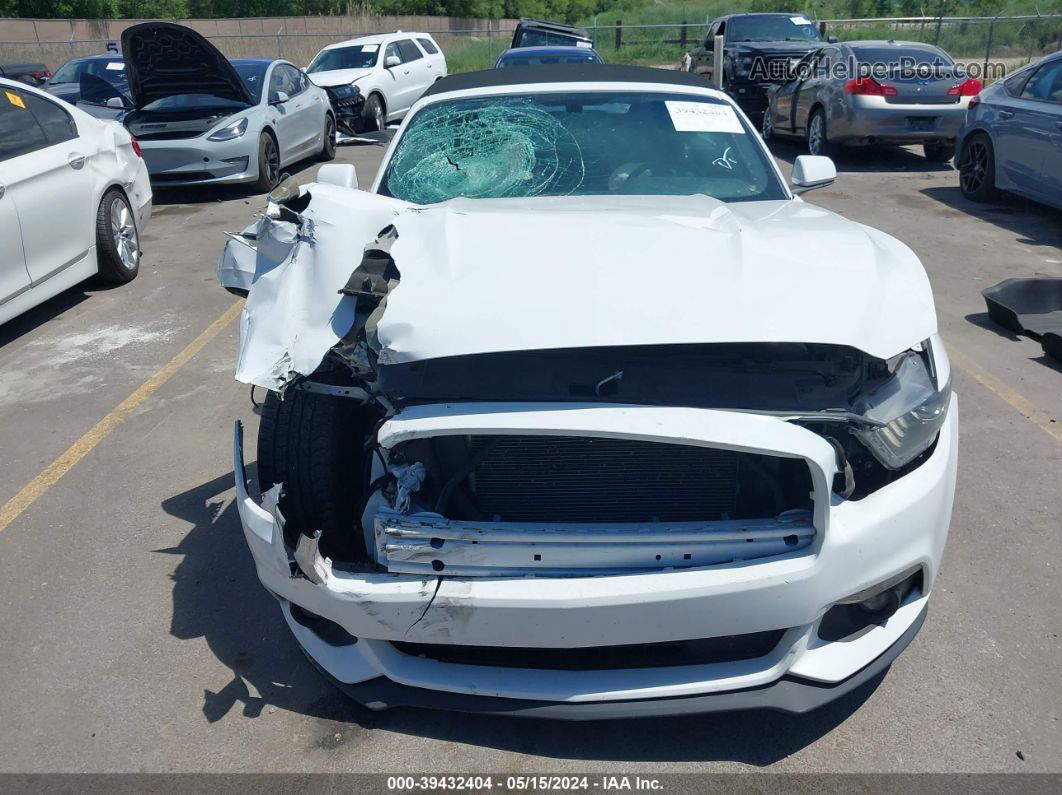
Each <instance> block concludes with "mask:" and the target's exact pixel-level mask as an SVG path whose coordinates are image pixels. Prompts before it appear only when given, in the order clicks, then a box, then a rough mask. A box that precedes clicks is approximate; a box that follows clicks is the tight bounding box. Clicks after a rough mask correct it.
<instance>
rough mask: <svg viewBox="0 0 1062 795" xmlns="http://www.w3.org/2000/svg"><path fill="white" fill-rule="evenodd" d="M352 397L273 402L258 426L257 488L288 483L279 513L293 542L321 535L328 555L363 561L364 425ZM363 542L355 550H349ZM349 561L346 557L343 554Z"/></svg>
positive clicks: (302, 395) (292, 395)
mask: <svg viewBox="0 0 1062 795" xmlns="http://www.w3.org/2000/svg"><path fill="white" fill-rule="evenodd" d="M356 408H357V407H356V405H355V404H353V403H352V402H351V401H349V400H348V399H346V398H338V397H331V396H328V395H315V394H311V393H308V392H302V391H298V390H294V389H292V390H289V391H288V392H287V394H286V395H285V397H284V399H283V400H281V398H280V396H279V395H277V394H276V393H275V392H269V393H267V395H266V399H265V402H264V403H263V405H262V414H261V419H260V423H259V427H258V482H259V487H260V488H261V489H262V490H263V491H266V490H268V489H270V488H272V487H273V485H274V484H275V483H281V484H283V491H282V495H281V499H280V512H281V514H282V515H283V516H284V519H285V536H286V537H287V539H288V542H289V543H292V544H293V543H294V542H295V541H296V540H297V535H298V534H299V533H303V534H305V535H312V534H313V533H314V532H315V531H317V530H320V531H321V542H322V547H323V548H324V549H325V554H329V552H330V551H332V552H339V550H340V549H341V548H342V549H343V550H344V551H345V550H346V548H347V547H348V545H349V546H350V548H351V553H352V554H359V553H360V555H361V556H362V557H363V556H364V551H363V550H364V547H363V546H362V542H361V537H360V533H358V526H357V525H358V521H357V520H358V517H357V516H356V515H355V514H356V511H357V509H358V507H359V506H360V503H361V493H362V490H363V487H364V479H363V475H364V473H363V470H364V461H365V455H364V452H363V449H362V440H363V436H362V433H361V432H360V430H361V428H362V427H363V423H362V422H360V421H359V419H360V418H359V416H358V413H357V412H356V410H355V409H356ZM352 539H356V542H357V543H356V544H350V541H351V540H352ZM341 554H342V553H341Z"/></svg>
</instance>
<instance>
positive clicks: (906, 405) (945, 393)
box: [853, 335, 951, 470]
mask: <svg viewBox="0 0 1062 795" xmlns="http://www.w3.org/2000/svg"><path fill="white" fill-rule="evenodd" d="M921 348H922V349H921V350H919V351H916V350H911V351H907V352H905V353H902V354H900V355H899V356H897V357H895V358H894V359H891V360H890V361H889V369H890V371H891V372H892V377H891V378H889V379H888V380H886V381H885V382H884V383H883V384H881V385H879V386H878V387H877V388H875V389H874V390H872V391H870V392H868V393H867V394H865V395H863V396H862V397H861V398H860V399H859V400H858V401H857V402H856V405H855V410H856V412H857V413H859V414H861V415H862V416H863V417H864V418H865V419H866V420H868V421H869V422H870V423H872V425H871V426H870V427H866V428H860V429H858V430H854V431H853V433H854V434H855V435H856V438H858V439H859V440H860V441H861V442H862V443H863V444H864V445H866V447H867V449H868V450H870V452H871V453H872V454H873V456H874V457H875V458H876V459H877V460H878V461H880V462H881V464H882V465H883V466H885V467H886V468H888V469H894V470H895V469H900V468H902V467H903V466H904V465H905V464H908V463H910V462H911V460H912V459H914V458H915V457H916V456H918V455H920V454H921V453H923V452H925V451H926V450H927V449H928V448H929V447H930V446H931V445H932V444H933V442H934V441H935V440H936V438H937V434H938V433H939V432H940V429H941V426H942V425H943V424H944V419H945V418H946V417H947V414H948V405H949V404H950V403H951V372H950V366H949V364H948V359H947V354H945V352H944V346H943V344H941V342H940V338H939V337H938V336H936V335H934V336H933V337H931V338H930V339H928V340H926V341H925V342H924V343H923V344H922V346H921Z"/></svg>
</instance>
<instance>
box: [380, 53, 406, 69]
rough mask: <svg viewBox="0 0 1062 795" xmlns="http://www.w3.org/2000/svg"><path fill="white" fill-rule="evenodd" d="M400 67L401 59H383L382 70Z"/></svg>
mask: <svg viewBox="0 0 1062 795" xmlns="http://www.w3.org/2000/svg"><path fill="white" fill-rule="evenodd" d="M401 65H402V59H401V58H399V57H398V56H397V55H388V56H387V57H386V58H384V68H385V69H394V68H395V67H396V66H401Z"/></svg>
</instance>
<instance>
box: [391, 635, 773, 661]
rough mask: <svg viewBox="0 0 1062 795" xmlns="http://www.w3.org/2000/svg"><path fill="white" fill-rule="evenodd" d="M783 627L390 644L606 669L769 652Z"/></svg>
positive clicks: (410, 650) (459, 656) (451, 655)
mask: <svg viewBox="0 0 1062 795" xmlns="http://www.w3.org/2000/svg"><path fill="white" fill-rule="evenodd" d="M784 634H785V630H784V629H778V630H771V631H769V632H752V633H749V634H746V635H726V636H724V637H720V638H704V639H698V640H678V641H669V642H666V643H639V644H634V645H626V646H590V647H587V648H582V649H535V648H512V647H507V646H451V645H446V644H433V643H405V642H399V641H393V642H392V643H391V645H392V646H394V647H395V648H396V649H398V651H400V652H402V653H403V654H409V655H412V656H414V657H426V658H428V659H430V660H435V661H436V662H444V663H455V664H460V665H489V666H495V667H501V668H539V669H547V670H554V671H609V670H618V669H624V668H669V667H672V666H676V665H706V664H709V663H724V662H735V661H736V660H751V659H755V658H757V657H763V656H765V655H767V654H770V653H771V651H772V650H773V649H774V647H775V646H777V645H778V642H779V641H780V640H781V639H782V635H784Z"/></svg>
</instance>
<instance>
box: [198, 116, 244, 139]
mask: <svg viewBox="0 0 1062 795" xmlns="http://www.w3.org/2000/svg"><path fill="white" fill-rule="evenodd" d="M245 132H247V117H246V116H245V117H244V118H242V119H240V120H239V121H238V122H234V123H233V124H230V125H228V126H227V127H222V128H221V129H220V130H218V131H217V132H215V133H212V134H211V135H210V137H208V138H207V140H208V141H231V140H232V139H233V138H239V137H240V136H241V135H243V134H244V133H245Z"/></svg>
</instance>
